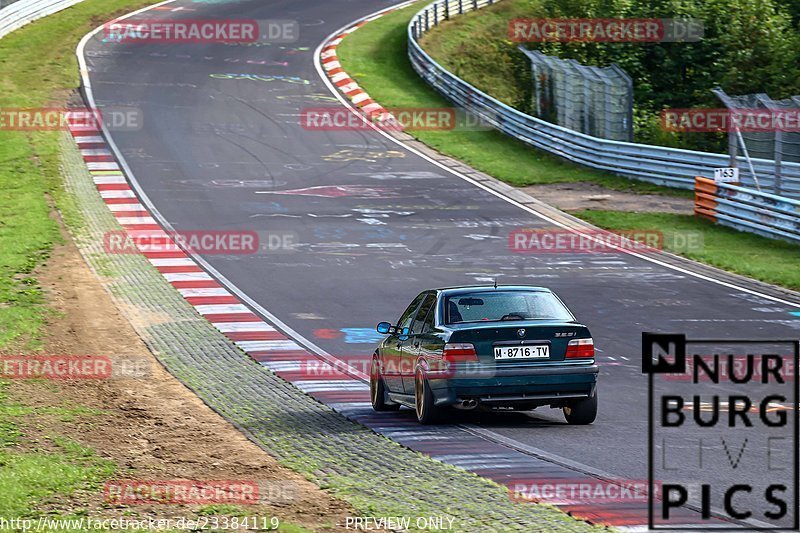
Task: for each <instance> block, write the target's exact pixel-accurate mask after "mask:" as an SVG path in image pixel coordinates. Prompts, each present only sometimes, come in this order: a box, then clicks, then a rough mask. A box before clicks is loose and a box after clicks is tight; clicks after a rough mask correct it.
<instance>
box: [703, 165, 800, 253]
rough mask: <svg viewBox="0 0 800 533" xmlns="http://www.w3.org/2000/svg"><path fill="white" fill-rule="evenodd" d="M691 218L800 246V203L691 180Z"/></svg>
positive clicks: (706, 180)
mask: <svg viewBox="0 0 800 533" xmlns="http://www.w3.org/2000/svg"><path fill="white" fill-rule="evenodd" d="M694 191H695V192H694V197H695V207H694V212H695V214H697V215H699V216H702V217H704V218H708V219H709V220H712V221H714V222H716V223H718V224H722V225H724V226H730V227H732V228H735V229H738V230H740V231H747V232H750V233H757V234H758V235H762V236H764V237H769V238H771V239H784V240H788V241H792V242H795V243H797V244H800V201H798V200H791V199H789V198H786V197H783V196H777V195H774V194H769V193H764V192H759V191H756V190H754V189H747V188H745V187H738V186H736V185H731V184H729V183H715V182H714V180H710V179H706V178H700V177H698V178H696V179H695V189H694Z"/></svg>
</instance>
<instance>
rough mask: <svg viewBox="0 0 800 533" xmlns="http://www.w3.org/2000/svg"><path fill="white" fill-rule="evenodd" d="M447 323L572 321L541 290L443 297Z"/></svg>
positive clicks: (567, 314)
mask: <svg viewBox="0 0 800 533" xmlns="http://www.w3.org/2000/svg"><path fill="white" fill-rule="evenodd" d="M446 311H447V323H448V324H458V323H461V322H499V321H512V320H568V321H572V320H574V318H573V316H572V314H571V313H570V312H569V310H567V308H566V307H565V306H564V304H562V303H561V300H559V299H558V298H556V296H555V295H554V294H553V293H551V292H544V291H530V292H524V291H496V292H473V293H466V294H459V295H456V296H450V297H448V298H447V303H446Z"/></svg>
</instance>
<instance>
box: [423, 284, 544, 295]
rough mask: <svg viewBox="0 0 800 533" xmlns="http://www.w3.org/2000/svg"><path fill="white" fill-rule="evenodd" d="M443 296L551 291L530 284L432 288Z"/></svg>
mask: <svg viewBox="0 0 800 533" xmlns="http://www.w3.org/2000/svg"><path fill="white" fill-rule="evenodd" d="M434 290H436V291H438V292H440V293H442V294H443V295H445V296H450V295H453V294H463V293H467V292H494V291H526V292H553V291H551V290H550V289H548V288H547V287H534V286H531V285H498V286H497V287H495V286H494V285H471V286H470V285H464V286H460V287H443V288H441V289H434Z"/></svg>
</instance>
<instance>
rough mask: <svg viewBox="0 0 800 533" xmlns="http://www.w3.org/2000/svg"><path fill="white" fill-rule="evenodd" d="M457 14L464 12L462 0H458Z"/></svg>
mask: <svg viewBox="0 0 800 533" xmlns="http://www.w3.org/2000/svg"><path fill="white" fill-rule="evenodd" d="M458 14H459V15H463V14H464V0H458Z"/></svg>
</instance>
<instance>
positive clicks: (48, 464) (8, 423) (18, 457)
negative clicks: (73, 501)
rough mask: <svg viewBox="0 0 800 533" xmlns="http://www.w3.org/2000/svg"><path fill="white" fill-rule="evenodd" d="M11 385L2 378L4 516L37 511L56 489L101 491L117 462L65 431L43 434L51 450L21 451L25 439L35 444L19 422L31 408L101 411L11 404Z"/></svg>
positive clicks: (0, 499) (0, 494) (0, 509)
mask: <svg viewBox="0 0 800 533" xmlns="http://www.w3.org/2000/svg"><path fill="white" fill-rule="evenodd" d="M7 389H8V383H7V382H0V516H2V517H4V518H23V517H33V516H36V512H35V511H34V508H35V506H36V504H37V503H38V502H40V501H41V500H43V499H46V498H48V497H50V496H53V495H55V494H60V495H69V494H72V493H73V492H75V491H76V490H78V489H85V490H97V489H99V486H100V483H101V482H102V481H103V480H105V479H108V478H110V477H111V476H112V475H113V474H114V471H115V466H114V464H113V463H111V462H109V461H107V460H105V459H102V458H101V457H98V456H97V455H96V454H95V453H94V452H93V451H92V450H90V449H88V448H85V447H83V446H81V445H80V444H79V443H77V442H74V441H72V440H69V439H65V438H63V437H59V436H46V437H45V438H44V439H43V440H44V441H45V442H44V444H46V445H47V448H48V449H47V450H43V449H42V450H35V451H30V450H26V451H21V450H20V449H19V447H20V446H21V445H22V444H25V445H26V447H31V446H32V444H31V443H29V442H24V441H23V430H22V429H21V428H20V425H19V424H20V423H21V422H24V420H25V417H26V416H29V415H30V414H31V413H33V412H38V413H47V414H55V415H64V414H70V415H73V414H79V415H81V416H86V415H87V414H93V413H94V412H95V411H93V410H88V409H83V408H80V407H79V408H67V407H50V408H41V409H32V408H30V407H27V406H23V405H19V404H16V403H10V401H9V398H8V395H7V393H6V390H7ZM40 444H41V443H39V444H37V445H36V446H39V445H40Z"/></svg>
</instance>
